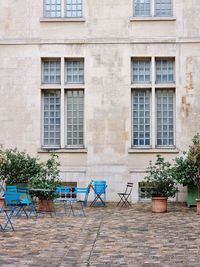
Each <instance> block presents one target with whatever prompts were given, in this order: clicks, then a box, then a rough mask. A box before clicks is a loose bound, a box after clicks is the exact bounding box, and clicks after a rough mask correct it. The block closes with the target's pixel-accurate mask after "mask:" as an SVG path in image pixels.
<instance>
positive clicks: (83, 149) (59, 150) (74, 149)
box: [37, 148, 87, 153]
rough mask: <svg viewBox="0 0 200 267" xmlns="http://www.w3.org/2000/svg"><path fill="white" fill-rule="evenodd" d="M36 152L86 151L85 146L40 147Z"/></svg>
mask: <svg viewBox="0 0 200 267" xmlns="http://www.w3.org/2000/svg"><path fill="white" fill-rule="evenodd" d="M37 152H38V153H87V148H40V149H38V151H37Z"/></svg>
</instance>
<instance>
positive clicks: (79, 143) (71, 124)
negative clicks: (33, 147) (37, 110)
mask: <svg viewBox="0 0 200 267" xmlns="http://www.w3.org/2000/svg"><path fill="white" fill-rule="evenodd" d="M51 62H54V64H53V65H52V68H53V69H54V71H53V73H54V72H55V69H56V67H55V62H59V70H60V72H59V73H60V76H59V77H60V80H59V81H60V83H58V84H55V85H54V81H56V78H55V75H53V74H52V76H53V78H51V75H50V76H49V72H48V75H47V74H46V73H45V71H44V69H45V68H47V69H48V71H49V68H50V66H51V64H50V63H51ZM66 62H67V59H64V58H62V59H56V61H54V60H53V59H49V58H43V59H42V84H41V92H42V102H41V103H42V147H44V148H68V147H69V148H71V147H73V148H83V147H84V84H82V85H81V88H77V85H80V84H79V80H76V81H77V82H75V80H74V83H73V84H72V85H70V84H69V85H66V83H65V79H64V77H62V76H61V73H63V74H64V73H65V72H66ZM44 63H45V64H44ZM47 63H48V64H47ZM46 64H47V65H46ZM45 75H46V76H47V77H46V76H45ZM64 75H65V77H66V73H65V74H64ZM76 83H77V85H76ZM54 86H55V87H54ZM66 86H67V88H66ZM74 86H75V87H74Z"/></svg>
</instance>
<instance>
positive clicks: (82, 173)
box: [0, 0, 200, 201]
mask: <svg viewBox="0 0 200 267" xmlns="http://www.w3.org/2000/svg"><path fill="white" fill-rule="evenodd" d="M84 2H85V5H84V18H85V21H79V22H72V21H57V22H56V21H54V22H49V21H47V20H45V19H44V18H43V4H42V1H39V0H37V1H36V0H35V1H31V0H24V1H13V0H3V1H1V2H0V62H1V65H0V80H1V83H0V144H3V146H4V147H7V148H10V147H17V148H18V149H20V150H26V151H27V152H29V153H31V154H33V155H36V154H39V155H40V156H41V158H42V159H45V158H46V157H47V156H48V153H44V152H42V151H41V58H42V57H62V58H64V57H84V59H85V147H86V149H87V152H86V153H81V152H77V153H71V152H66V151H65V152H60V153H58V154H59V156H60V159H61V162H62V167H61V169H62V173H61V177H62V178H63V180H65V181H77V182H78V184H79V185H80V186H85V185H87V184H88V183H89V181H90V180H91V179H97V178H105V179H106V180H107V182H108V200H117V194H116V192H119V191H121V190H123V188H124V187H125V184H126V182H127V181H133V182H134V183H135V187H134V192H133V196H132V200H133V201H137V199H138V191H137V183H138V181H140V180H142V177H143V176H144V171H145V168H146V166H147V164H148V162H149V160H154V159H155V156H156V154H158V153H160V154H163V155H164V156H165V157H166V158H167V159H169V160H172V159H173V158H175V157H176V156H177V154H178V152H180V153H181V152H182V151H183V150H185V149H187V147H188V145H189V143H190V142H191V138H192V137H193V135H194V134H195V133H197V132H199V131H200V126H199V121H200V105H199V94H200V90H199V88H200V80H199V69H200V28H199V27H198V17H199V16H198V14H199V13H200V3H199V0H190V1H186V0H184V1H181V0H176V1H175V0H174V18H173V19H172V20H153V19H150V20H148V21H147V20H146V21H135V20H133V19H131V17H132V1H131V0H101V1H99V0H88V1H84ZM133 56H140V57H142V56H148V57H151V56H153V57H155V56H157V57H158V56H161V57H164V56H169V57H175V58H176V149H175V150H173V151H171V150H170V151H169V150H166V149H164V150H161V149H160V150H158V149H153V150H149V151H146V150H144V151H143V152H142V151H138V150H136V151H133V150H130V148H131V79H130V75H131V74H130V62H131V57H133ZM182 199H183V198H182V195H181V198H179V200H182Z"/></svg>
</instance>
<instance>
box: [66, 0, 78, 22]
mask: <svg viewBox="0 0 200 267" xmlns="http://www.w3.org/2000/svg"><path fill="white" fill-rule="evenodd" d="M66 17H69V18H80V17H82V0H66Z"/></svg>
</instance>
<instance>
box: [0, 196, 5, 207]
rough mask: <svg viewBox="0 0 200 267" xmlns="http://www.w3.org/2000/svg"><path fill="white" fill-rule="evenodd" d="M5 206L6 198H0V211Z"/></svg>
mask: <svg viewBox="0 0 200 267" xmlns="http://www.w3.org/2000/svg"><path fill="white" fill-rule="evenodd" d="M3 206H4V197H0V209H1V208H3Z"/></svg>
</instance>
